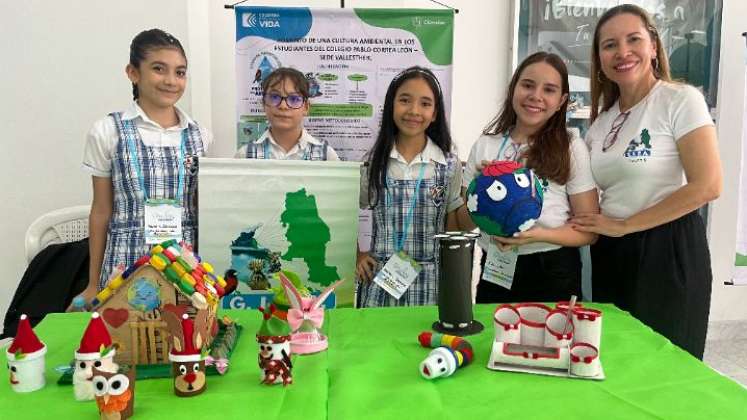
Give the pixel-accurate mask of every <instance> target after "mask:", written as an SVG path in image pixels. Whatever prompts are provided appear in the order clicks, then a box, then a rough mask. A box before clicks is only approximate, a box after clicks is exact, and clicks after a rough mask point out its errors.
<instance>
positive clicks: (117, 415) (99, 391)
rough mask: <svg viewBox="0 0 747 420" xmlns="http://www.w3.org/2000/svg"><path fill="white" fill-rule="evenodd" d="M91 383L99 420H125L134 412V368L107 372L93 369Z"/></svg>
mask: <svg viewBox="0 0 747 420" xmlns="http://www.w3.org/2000/svg"><path fill="white" fill-rule="evenodd" d="M91 372H92V373H91V375H92V378H91V383H92V384H93V389H94V393H95V396H96V405H97V406H98V408H99V418H100V419H101V420H114V419H118V420H125V419H128V418H130V417H132V414H133V413H134V411H135V368H134V367H133V368H130V369H129V370H128V371H127V372H121V371H115V372H107V371H103V370H98V369H96V367H94V368H93V369H92V370H91Z"/></svg>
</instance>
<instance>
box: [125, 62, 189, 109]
mask: <svg viewBox="0 0 747 420" xmlns="http://www.w3.org/2000/svg"><path fill="white" fill-rule="evenodd" d="M126 71H127V77H129V79H130V81H131V82H132V83H134V84H136V85H137V88H138V92H139V99H138V103H139V104H140V106H141V107H143V108H150V109H152V108H170V107H172V106H174V104H176V102H177V101H178V100H179V98H181V97H182V94H184V89H185V88H186V86H187V60H186V58H184V55H182V53H181V52H180V51H179V50H177V49H173V48H158V49H152V50H150V51H148V53H147V54H146V55H145V60H143V61H141V62H140V65H139V66H138V67H135V66H133V65H132V64H128V65H127V68H126Z"/></svg>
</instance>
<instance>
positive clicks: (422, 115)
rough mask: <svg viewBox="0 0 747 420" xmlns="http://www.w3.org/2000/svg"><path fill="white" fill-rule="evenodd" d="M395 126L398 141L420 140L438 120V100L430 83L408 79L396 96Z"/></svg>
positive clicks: (420, 79) (417, 78)
mask: <svg viewBox="0 0 747 420" xmlns="http://www.w3.org/2000/svg"><path fill="white" fill-rule="evenodd" d="M392 116H393V118H394V124H395V125H396V126H397V128H398V129H399V133H398V139H400V140H404V139H408V138H420V137H422V136H425V130H426V129H427V128H428V126H429V125H431V123H432V122H433V121H435V120H436V100H435V97H434V94H433V91H432V90H431V87H430V86H429V85H428V83H427V82H426V81H425V80H424V79H422V78H420V77H414V78H411V79H408V80H407V81H405V82H404V83H402V86H400V87H399V89H397V92H396V93H395V95H394V110H393V115H392Z"/></svg>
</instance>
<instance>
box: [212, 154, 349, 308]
mask: <svg viewBox="0 0 747 420" xmlns="http://www.w3.org/2000/svg"><path fill="white" fill-rule="evenodd" d="M199 176H200V179H199V182H200V197H199V206H200V209H199V214H200V221H199V223H200V230H199V232H200V233H199V248H200V255H202V256H203V257H204V258H206V259H209V260H210V261H213V264H214V266H215V270H216V271H217V272H219V273H225V277H226V279H227V280H228V279H229V278H233V279H236V280H237V281H238V288H237V292H238V293H237V294H234V295H232V296H229V297H227V298H226V299H223V307H224V308H234V309H239V308H257V307H259V306H267V305H269V304H270V303H275V305H276V306H277V307H278V310H279V314H280V316H281V317H282V316H284V313H285V311H287V309H288V307H289V302H288V300H287V299H288V298H287V296H286V295H285V293H284V291H283V288H282V286H281V284H280V274H281V273H283V274H284V275H285V276H286V277H287V278H288V279H289V280H290V281H291V282H293V283H294V286H296V287H297V288H298V289H299V290H300V291H301V292H302V293H304V294H306V295H307V296H309V297H310V296H311V295H315V294H318V293H319V292H320V291H322V290H323V289H324V288H326V287H328V286H330V285H332V284H333V283H335V282H336V281H338V280H340V279H348V280H351V281H347V282H345V283H344V284H343V285H342V286H341V287H339V288H338V289H336V290H335V293H334V294H331V295H330V297H328V298H327V300H326V301H325V306H328V307H330V306H331V307H334V306H335V305H338V306H340V305H342V306H351V305H352V303H353V288H354V281H352V280H353V279H354V276H355V257H356V242H357V238H358V191H359V187H360V185H359V184H360V168H359V164H358V163H352V162H308V161H277V160H268V161H265V160H253V159H201V160H200V175H199Z"/></svg>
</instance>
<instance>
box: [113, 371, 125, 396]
mask: <svg viewBox="0 0 747 420" xmlns="http://www.w3.org/2000/svg"><path fill="white" fill-rule="evenodd" d="M129 386H130V378H128V377H127V376H126V375H122V374H121V373H119V374H117V375H114V376H112V377H111V378H109V393H110V394H112V395H122V394H124V392H125V391H126V390H127V388H129Z"/></svg>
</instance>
